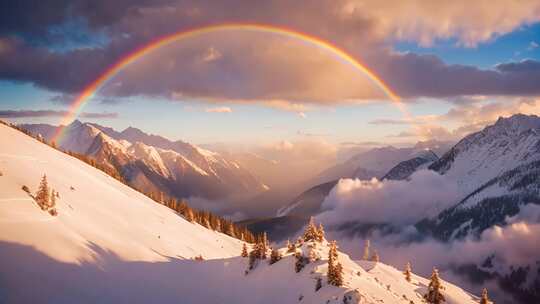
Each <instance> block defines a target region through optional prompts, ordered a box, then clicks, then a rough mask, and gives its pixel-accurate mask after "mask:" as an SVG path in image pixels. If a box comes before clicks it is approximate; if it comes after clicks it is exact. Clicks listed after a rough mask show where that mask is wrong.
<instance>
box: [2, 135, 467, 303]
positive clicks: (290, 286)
mask: <svg viewBox="0 0 540 304" xmlns="http://www.w3.org/2000/svg"><path fill="white" fill-rule="evenodd" d="M0 147H1V150H0V171H1V172H2V176H0V189H1V190H2V191H0V303H246V304H247V303H250V304H252V303H261V304H266V303H268V304H270V303H298V302H299V299H300V298H301V301H300V302H301V303H343V298H344V296H348V297H351V298H356V299H357V300H358V301H356V302H351V303H409V300H413V301H414V302H415V303H420V297H421V295H422V294H423V293H424V292H425V290H426V284H427V283H428V282H427V280H425V279H423V278H420V277H416V276H414V277H413V281H412V282H411V283H408V282H406V281H405V279H404V276H403V274H401V272H400V271H398V270H397V269H394V268H392V267H389V266H386V265H384V264H382V263H371V262H355V261H352V260H351V259H350V258H349V257H348V256H347V255H345V254H339V259H338V260H339V261H340V262H341V263H342V264H343V266H344V278H345V285H344V286H343V287H340V288H338V287H333V286H328V285H327V284H326V278H325V273H326V265H327V263H326V261H325V260H326V257H327V253H328V246H327V244H326V242H323V243H317V244H316V245H315V246H316V247H315V251H316V255H318V256H320V257H321V260H320V261H316V262H313V263H310V264H308V265H307V266H306V267H305V268H304V269H303V270H302V271H301V272H300V273H296V272H294V270H293V269H294V266H293V265H294V257H293V256H291V254H288V255H286V256H285V257H284V259H282V260H281V261H279V262H277V263H276V264H274V265H269V264H268V262H267V260H261V261H260V262H259V264H258V265H257V267H256V268H255V269H254V270H252V271H250V272H249V274H247V275H245V274H244V271H245V270H246V268H247V259H245V258H241V257H238V254H239V253H240V251H241V250H240V249H241V242H240V241H238V240H235V239H232V238H230V237H228V236H226V235H223V234H220V233H216V232H213V231H210V230H207V229H205V228H203V227H202V226H200V225H197V224H192V223H189V222H187V221H185V220H184V219H183V218H182V217H180V216H179V215H177V214H176V213H175V212H173V211H171V210H169V209H167V208H166V207H164V206H161V205H159V204H156V203H155V202H153V201H151V200H149V199H148V198H146V197H145V196H143V195H141V194H140V193H138V192H136V191H134V190H132V189H131V188H129V187H127V186H125V185H123V184H121V183H119V182H118V181H116V180H115V179H113V178H110V177H109V176H107V175H105V174H104V173H102V172H101V171H98V170H96V169H94V168H92V167H90V166H88V165H86V164H84V163H82V162H80V161H78V160H77V159H75V158H72V157H69V156H68V155H66V154H63V153H61V152H59V151H56V150H54V149H52V148H50V147H48V146H46V145H44V144H42V143H40V142H38V141H36V140H34V139H32V138H30V137H28V136H26V135H24V134H22V133H20V132H18V131H16V130H13V129H11V128H9V127H7V126H4V125H0ZM44 173H46V174H47V176H48V180H49V185H50V186H51V187H53V188H54V189H55V190H57V191H58V192H59V193H60V199H59V200H58V201H57V209H58V216H56V217H53V216H51V215H49V214H48V213H46V212H44V211H41V210H40V209H39V208H38V206H37V205H36V204H35V203H34V201H33V199H32V198H31V197H30V196H29V195H28V194H26V193H25V192H24V191H23V190H22V189H21V187H22V186H23V185H27V186H28V187H30V189H31V190H32V191H35V189H36V185H37V184H38V182H39V180H40V177H41V175H42V174H44ZM71 187H73V189H72V188H71ZM306 246H307V245H306V244H304V246H302V247H301V248H299V250H302V251H303V252H304V253H306V250H307V247H306ZM281 251H282V252H284V249H281ZM198 255H202V256H203V257H204V258H205V259H206V260H204V261H195V260H193V259H192V258H193V257H195V256H198ZM318 277H322V279H323V287H322V289H321V290H319V291H318V292H315V290H314V286H315V281H314V280H315V279H316V278H318ZM443 284H444V285H445V287H446V289H445V291H444V292H445V295H446V297H447V303H449V304H453V303H454V304H455V303H475V302H474V300H475V299H476V298H475V297H474V296H472V295H470V294H468V293H466V292H464V291H463V290H461V289H459V288H458V287H455V286H453V285H451V284H449V283H446V282H443Z"/></svg>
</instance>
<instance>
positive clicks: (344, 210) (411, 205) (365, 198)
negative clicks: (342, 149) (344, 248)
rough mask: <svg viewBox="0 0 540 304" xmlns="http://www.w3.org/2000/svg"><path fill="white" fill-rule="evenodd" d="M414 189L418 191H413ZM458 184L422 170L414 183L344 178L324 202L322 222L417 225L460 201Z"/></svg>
mask: <svg viewBox="0 0 540 304" xmlns="http://www.w3.org/2000/svg"><path fill="white" fill-rule="evenodd" d="M411 189H414V191H411ZM458 197H459V191H458V187H457V184H456V183H455V182H454V181H452V180H450V179H448V178H447V177H445V176H442V175H439V174H438V173H436V172H433V171H430V170H420V171H418V172H416V173H414V174H413V175H412V176H411V180H410V181H391V180H385V181H379V180H377V179H372V180H370V181H362V180H358V179H355V180H353V179H343V180H341V181H340V182H339V183H338V185H337V186H336V187H335V188H334V189H333V190H332V192H331V193H330V195H329V196H328V197H327V198H326V199H325V201H324V202H323V206H322V207H323V210H326V211H325V212H323V213H322V214H320V215H319V216H318V220H320V221H322V222H323V223H325V224H327V225H335V224H339V223H343V222H349V221H355V222H361V223H391V224H394V225H399V226H402V225H406V224H414V223H415V222H416V221H418V220H420V219H422V218H425V217H427V216H433V215H436V214H437V213H439V212H440V211H442V210H443V209H444V208H447V207H449V206H450V205H451V204H453V203H455V202H456V201H457V200H458Z"/></svg>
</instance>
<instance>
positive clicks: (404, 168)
mask: <svg viewBox="0 0 540 304" xmlns="http://www.w3.org/2000/svg"><path fill="white" fill-rule="evenodd" d="M437 160H439V157H437V154H435V153H434V152H433V151H431V150H424V151H421V152H419V153H418V154H417V156H415V157H413V158H411V159H408V160H405V161H402V162H400V163H399V164H397V165H396V166H395V167H394V168H392V169H390V171H388V173H386V174H385V175H384V176H383V177H382V179H383V180H384V179H389V180H404V179H407V178H409V176H411V174H413V173H414V172H416V171H417V170H420V169H422V168H425V167H427V166H429V165H430V164H431V163H433V162H435V161H437Z"/></svg>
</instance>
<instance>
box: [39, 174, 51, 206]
mask: <svg viewBox="0 0 540 304" xmlns="http://www.w3.org/2000/svg"><path fill="white" fill-rule="evenodd" d="M49 200H50V198H49V183H48V182H47V175H43V177H42V178H41V182H40V183H39V188H38V191H37V193H36V202H37V203H38V205H39V207H41V209H43V210H45V209H46V208H47V206H48V205H49Z"/></svg>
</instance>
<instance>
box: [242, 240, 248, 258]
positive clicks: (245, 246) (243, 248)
mask: <svg viewBox="0 0 540 304" xmlns="http://www.w3.org/2000/svg"><path fill="white" fill-rule="evenodd" d="M242 257H243V258H247V257H248V251H247V245H246V243H244V245H243V246H242Z"/></svg>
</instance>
